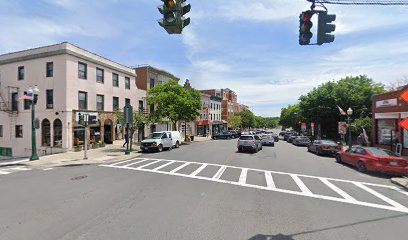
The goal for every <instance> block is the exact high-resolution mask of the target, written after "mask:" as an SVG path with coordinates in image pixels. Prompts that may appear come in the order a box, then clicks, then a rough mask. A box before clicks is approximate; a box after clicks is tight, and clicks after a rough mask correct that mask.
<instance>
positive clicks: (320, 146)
mask: <svg viewBox="0 0 408 240" xmlns="http://www.w3.org/2000/svg"><path fill="white" fill-rule="evenodd" d="M342 149H343V148H342V146H341V145H340V144H339V143H337V142H335V141H333V140H314V141H313V142H312V144H310V145H309V146H308V147H307V151H308V152H314V153H316V154H317V155H324V154H326V155H334V154H336V153H337V152H338V151H341V150H342Z"/></svg>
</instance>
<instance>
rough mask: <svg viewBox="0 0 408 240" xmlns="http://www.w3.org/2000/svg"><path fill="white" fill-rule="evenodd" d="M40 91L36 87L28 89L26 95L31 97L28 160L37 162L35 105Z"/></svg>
mask: <svg viewBox="0 0 408 240" xmlns="http://www.w3.org/2000/svg"><path fill="white" fill-rule="evenodd" d="M39 92H40V90H39V89H38V87H37V85H35V86H34V87H30V88H29V89H28V93H29V94H30V95H31V96H32V100H31V157H30V160H31V161H34V160H38V159H39V157H38V155H37V142H36V134H35V127H36V124H35V105H36V104H37V101H38V93H39Z"/></svg>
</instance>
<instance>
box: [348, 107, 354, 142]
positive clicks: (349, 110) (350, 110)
mask: <svg viewBox="0 0 408 240" xmlns="http://www.w3.org/2000/svg"><path fill="white" fill-rule="evenodd" d="M352 114H353V109H351V107H349V109H347V124H348V128H349V149H351V125H350V120H351V119H350V116H351V115H352Z"/></svg>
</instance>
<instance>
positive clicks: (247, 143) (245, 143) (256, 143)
mask: <svg viewBox="0 0 408 240" xmlns="http://www.w3.org/2000/svg"><path fill="white" fill-rule="evenodd" d="M237 148H238V152H243V151H245V150H250V151H254V152H258V151H259V150H262V143H261V139H260V138H259V137H258V136H257V135H241V137H239V139H238V142H237Z"/></svg>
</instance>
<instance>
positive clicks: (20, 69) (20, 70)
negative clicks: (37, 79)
mask: <svg viewBox="0 0 408 240" xmlns="http://www.w3.org/2000/svg"><path fill="white" fill-rule="evenodd" d="M17 74H18V80H24V66H21V67H18V73H17Z"/></svg>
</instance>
